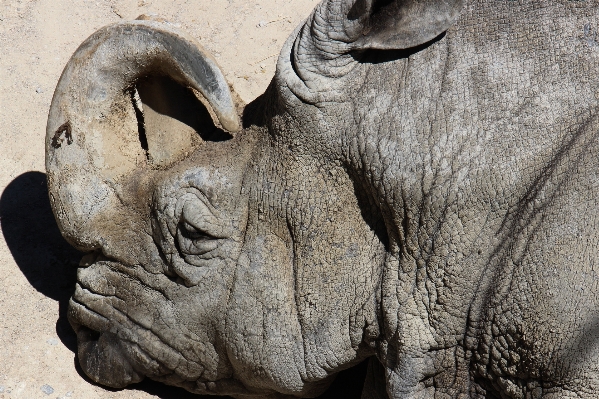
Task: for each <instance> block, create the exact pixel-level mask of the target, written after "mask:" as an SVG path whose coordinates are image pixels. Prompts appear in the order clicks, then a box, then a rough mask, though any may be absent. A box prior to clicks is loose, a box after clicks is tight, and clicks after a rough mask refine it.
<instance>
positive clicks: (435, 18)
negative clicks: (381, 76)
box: [345, 0, 465, 50]
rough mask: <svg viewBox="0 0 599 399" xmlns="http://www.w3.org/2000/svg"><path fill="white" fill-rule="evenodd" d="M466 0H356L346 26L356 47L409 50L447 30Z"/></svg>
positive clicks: (354, 47) (348, 15)
mask: <svg viewBox="0 0 599 399" xmlns="http://www.w3.org/2000/svg"><path fill="white" fill-rule="evenodd" d="M464 2H465V0H430V1H427V0H395V1H390V0H356V1H355V3H354V4H353V5H352V6H351V8H350V9H349V12H348V13H347V21H346V23H345V25H346V26H345V27H346V28H348V30H347V31H348V32H351V31H353V32H352V33H353V34H354V35H355V37H354V38H353V39H354V41H353V46H352V48H353V49H385V50H386V49H389V50H391V49H393V50H399V49H407V48H411V47H416V46H419V45H421V44H423V43H426V42H428V41H430V40H432V39H434V38H435V37H437V36H438V35H440V34H441V33H443V32H444V31H446V30H447V29H448V28H449V27H450V26H451V25H452V24H453V23H454V22H455V20H456V19H457V17H458V16H459V14H460V11H461V10H462V8H463V6H464Z"/></svg>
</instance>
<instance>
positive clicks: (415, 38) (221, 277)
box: [46, 0, 599, 399]
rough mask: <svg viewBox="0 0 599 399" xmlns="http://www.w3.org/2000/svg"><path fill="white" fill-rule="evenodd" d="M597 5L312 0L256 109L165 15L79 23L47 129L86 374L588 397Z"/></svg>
mask: <svg viewBox="0 0 599 399" xmlns="http://www.w3.org/2000/svg"><path fill="white" fill-rule="evenodd" d="M598 6H599V2H597V1H590V0H589V1H567V0H561V1H552V2H549V1H545V0H536V1H509V0H499V1H475V0H473V1H469V2H466V3H465V4H464V3H463V2H462V1H461V0H457V1H452V0H433V1H418V0H406V1H400V0H396V1H391V0H379V1H376V0H355V1H354V0H324V1H323V2H322V3H321V4H320V5H319V6H318V7H317V8H316V9H315V10H314V12H313V13H312V14H311V16H310V17H309V18H308V19H307V21H306V22H305V24H303V25H302V26H300V27H298V29H297V30H296V31H295V32H294V33H293V34H292V35H291V36H290V38H289V39H288V41H287V42H286V44H285V45H284V47H283V49H282V51H281V54H280V57H279V60H278V64H277V72H276V75H275V77H274V79H273V81H272V84H271V85H270V87H269V89H268V90H267V92H266V93H265V94H264V95H263V96H262V97H261V98H259V99H258V100H256V101H255V102H254V103H252V104H250V105H248V106H247V107H244V106H243V105H242V104H241V103H240V102H239V101H238V100H237V97H236V95H235V94H234V93H232V92H231V91H230V89H229V86H228V84H227V83H226V81H225V79H224V77H223V75H222V73H221V72H220V70H219V67H218V66H217V65H216V63H215V62H214V59H213V58H212V57H211V56H210V55H209V54H207V53H206V52H205V51H204V50H202V49H201V47H199V45H197V44H196V43H195V42H194V41H193V40H192V39H190V38H189V37H187V36H186V35H185V34H183V33H181V32H178V31H176V30H175V29H174V28H172V27H171V26H170V25H168V24H166V23H162V22H156V21H135V22H127V23H118V24H115V25H110V26H108V27H105V28H103V29H101V30H100V31H98V32H97V33H95V34H94V35H92V36H91V37H90V38H89V39H88V40H87V41H86V42H85V43H84V44H82V45H81V47H80V48H79V49H78V50H77V52H76V53H75V54H74V55H73V58H72V59H71V60H70V61H69V63H68V64H67V66H66V68H65V71H64V73H63V75H62V77H61V79H60V82H59V83H58V86H57V89H56V93H55V95H54V99H53V102H52V107H51V110H50V116H49V120H48V130H47V132H48V135H47V141H46V148H47V158H46V165H47V171H48V182H49V188H50V197H51V201H52V206H53V209H54V212H55V215H56V218H57V221H58V224H59V226H60V229H61V231H62V233H63V235H64V236H65V238H66V239H67V240H69V242H71V243H72V244H73V245H75V246H76V247H77V248H79V249H80V250H83V251H86V252H88V253H89V255H87V256H86V257H84V259H83V260H82V262H81V268H80V269H79V271H78V284H77V287H76V291H75V294H74V295H73V297H72V300H71V303H70V310H69V318H70V321H71V324H72V325H73V328H74V329H75V330H76V331H77V336H78V346H79V349H78V352H79V353H78V356H79V361H80V363H81V366H82V368H83V370H84V371H85V373H87V375H89V376H90V378H92V379H93V380H94V381H97V382H99V383H102V384H106V385H108V386H111V387H124V386H126V385H127V384H130V383H133V382H136V381H140V380H141V379H143V378H144V377H149V378H151V379H155V380H159V381H164V382H166V383H168V384H172V385H178V386H182V387H184V388H186V389H187V390H189V391H192V392H196V393H202V394H226V395H231V396H234V397H238V398H244V397H247V396H248V395H256V396H258V397H265V398H266V397H267V398H285V397H313V396H316V395H318V394H320V393H321V392H323V391H324V390H325V389H326V387H327V386H328V385H329V384H330V382H331V381H332V379H333V378H334V376H335V374H336V373H338V372H339V371H340V370H343V369H346V368H348V367H351V366H353V365H355V364H357V363H359V362H361V361H363V360H364V359H367V358H370V359H371V360H370V365H369V373H368V376H369V377H368V379H367V382H366V384H365V389H364V393H363V397H364V398H385V397H389V398H443V399H445V398H461V399H463V398H503V399H505V398H522V399H531V398H535V399H538V398H544V399H549V398H594V397H597V392H599V303H598V302H599V287H598V283H599V276H598V273H597V270H596V266H595V265H596V262H597V259H596V257H597V253H598V250H599V249H598V248H599V232H598V231H597V229H596V228H597V227H599V216H597V208H598V205H599V204H598V202H599V200H598V198H599V176H598V173H599V157H598V153H599V142H598V140H597V139H598V134H599V116H598V115H597V113H598V111H599V104H598V103H599V93H598V91H597V90H598V88H599V73H598V71H599V40H598V36H597V29H598V25H599V7H598ZM198 99H199V100H198Z"/></svg>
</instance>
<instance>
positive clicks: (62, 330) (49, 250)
mask: <svg viewBox="0 0 599 399" xmlns="http://www.w3.org/2000/svg"><path fill="white" fill-rule="evenodd" d="M0 225H1V226H2V234H3V235H4V239H5V240H6V244H7V245H8V248H9V250H10V252H11V254H12V256H13V258H14V260H15V262H16V263H17V265H18V266H19V268H20V269H21V272H22V273H23V274H24V275H25V277H26V278H27V281H29V283H30V284H31V285H32V286H33V288H35V289H36V290H37V291H38V292H40V293H42V294H44V295H45V296H47V297H49V298H52V299H54V300H55V301H58V305H59V312H58V321H57V322H56V333H57V335H58V337H59V338H60V340H61V341H62V343H63V344H64V345H65V346H66V347H67V348H69V349H70V350H72V351H75V347H76V336H75V333H74V332H73V330H72V329H71V326H70V325H69V322H68V321H67V317H66V316H67V313H66V312H67V306H68V303H69V298H70V296H71V294H72V293H73V291H74V290H75V281H76V272H77V265H78V264H79V260H80V259H81V256H82V254H81V253H80V252H78V251H77V250H75V249H74V248H73V247H71V246H70V245H69V244H68V243H67V242H66V241H65V240H64V238H62V235H61V234H60V231H59V230H58V226H57V225H56V221H55V220H54V215H53V214H52V210H51V208H50V201H49V199H48V189H47V185H46V175H45V174H44V173H41V172H27V173H24V174H22V175H20V176H19V177H17V178H16V179H14V180H13V181H12V182H11V183H10V184H9V185H8V186H7V187H6V189H5V190H4V192H2V196H1V197H0Z"/></svg>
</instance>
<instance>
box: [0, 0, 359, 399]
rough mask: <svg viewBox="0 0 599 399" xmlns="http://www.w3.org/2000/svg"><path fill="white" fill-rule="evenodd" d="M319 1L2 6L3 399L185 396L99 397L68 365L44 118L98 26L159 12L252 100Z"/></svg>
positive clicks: (137, 394) (137, 393)
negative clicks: (66, 70)
mask: <svg viewBox="0 0 599 399" xmlns="http://www.w3.org/2000/svg"><path fill="white" fill-rule="evenodd" d="M316 2H317V1H316V0H294V1H293V2H291V3H290V2H289V1H287V0H254V1H247V0H210V1H209V0H174V1H172V0H171V1H158V0H127V1H120V0H82V1H74V0H71V1H68V0H0V225H1V232H0V398H53V399H54V398H67V397H69V398H152V397H160V398H184V397H188V396H187V395H186V393H185V392H184V391H182V390H177V389H174V390H173V389H172V388H164V386H163V385H161V384H157V383H153V382H142V383H141V384H138V385H136V386H134V387H132V388H129V389H125V390H121V391H114V390H106V389H104V388H102V387H99V386H96V385H94V384H92V383H90V382H89V380H87V379H86V378H85V376H84V375H82V373H81V371H80V370H79V369H78V367H77V365H76V360H75V353H74V350H75V336H74V333H73V332H72V330H71V328H70V326H69V324H68V322H67V321H66V317H65V312H66V305H67V302H68V298H69V296H70V295H71V293H72V291H73V290H74V276H75V267H76V265H77V263H78V261H79V258H80V254H79V253H77V252H76V251H74V250H73V249H71V248H70V247H69V246H68V244H66V242H65V241H64V240H63V239H62V237H61V236H60V233H59V231H58V229H57V227H56V224H55V222H54V219H53V216H52V213H51V210H50V206H49V202H48V196H47V192H46V182H45V173H44V135H45V128H46V118H47V112H48V108H49V106H50V100H51V98H52V93H53V91H54V87H55V85H56V83H57V81H58V78H59V76H60V73H61V71H62V69H63V67H64V65H65V64H66V62H67V60H68V59H69V57H70V56H71V54H72V53H73V51H74V50H75V49H76V48H77V46H78V45H79V44H80V43H81V42H82V41H83V40H84V39H85V38H86V37H87V36H89V35H90V34H91V33H93V32H94V31H95V30H97V29H98V28H100V27H102V26H104V25H106V24H109V23H112V22H116V21H119V20H122V19H134V18H136V17H137V16H138V15H140V14H147V13H156V14H158V15H160V16H162V17H164V18H166V19H167V20H169V21H170V22H172V23H174V24H175V25H176V26H178V27H180V28H182V29H184V30H185V31H187V32H188V33H190V34H191V35H192V36H194V37H195V38H197V39H198V40H199V41H200V43H201V44H202V45H203V46H204V47H205V48H206V49H208V50H209V51H210V52H212V54H213V55H214V56H215V58H216V59H217V61H218V62H219V64H220V65H221V67H222V69H223V70H224V73H225V75H226V77H227V79H228V80H229V82H230V83H232V84H233V86H234V88H235V90H236V91H237V92H238V93H239V95H240V96H241V97H242V98H243V99H244V100H245V101H246V102H249V101H251V100H252V99H254V98H255V97H256V96H258V95H259V94H261V93H262V92H263V91H264V89H265V88H266V86H267V85H268V83H269V81H270V79H271V78H272V76H273V73H274V67H275V61H276V57H277V55H278V52H279V49H280V47H281V46H282V44H283V41H284V40H285V39H286V37H287V36H288V35H289V33H290V32H291V31H292V30H293V28H294V27H295V26H296V25H297V24H299V23H300V22H301V21H302V20H303V19H304V18H305V17H306V16H307V15H308V14H309V12H310V10H311V9H312V8H313V7H314V5H315V4H316ZM350 379H351V378H350ZM339 387H341V388H339ZM352 387H353V386H352V385H351V383H346V382H345V383H341V382H339V383H337V389H341V391H338V392H337V393H335V394H333V393H331V394H329V395H328V397H335V396H337V397H347V396H348V394H347V392H346V393H343V389H345V390H346V391H347V390H348V389H349V390H350V391H352V392H355V391H356V390H357V388H352ZM331 392H332V391H331ZM349 396H355V393H354V395H349ZM189 397H192V396H189ZM193 397H196V396H193Z"/></svg>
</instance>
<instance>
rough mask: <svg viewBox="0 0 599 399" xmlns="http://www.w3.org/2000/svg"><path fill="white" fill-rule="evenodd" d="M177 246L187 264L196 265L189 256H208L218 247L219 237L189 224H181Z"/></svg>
mask: <svg viewBox="0 0 599 399" xmlns="http://www.w3.org/2000/svg"><path fill="white" fill-rule="evenodd" d="M177 244H178V247H179V251H180V252H181V255H182V256H183V258H184V259H185V261H186V262H188V263H191V264H195V263H196V260H195V259H193V258H190V257H189V256H190V255H191V256H200V257H201V256H202V255H207V254H208V253H209V252H211V251H213V250H214V249H216V248H217V247H218V237H214V236H212V235H210V234H208V233H207V232H205V231H202V230H200V229H198V228H197V227H195V226H193V225H192V224H190V223H188V222H181V223H180V224H179V228H178V231H177Z"/></svg>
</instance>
